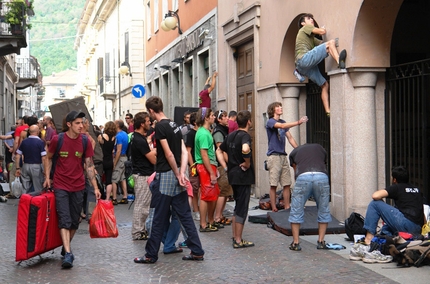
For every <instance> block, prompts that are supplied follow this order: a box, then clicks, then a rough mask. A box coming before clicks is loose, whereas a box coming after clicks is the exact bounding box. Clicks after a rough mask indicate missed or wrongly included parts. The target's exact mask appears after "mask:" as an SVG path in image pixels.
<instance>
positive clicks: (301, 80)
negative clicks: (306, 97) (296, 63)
mask: <svg viewBox="0 0 430 284" xmlns="http://www.w3.org/2000/svg"><path fill="white" fill-rule="evenodd" d="M293 74H294V76H296V78H297V80H299V82H300V83H303V82H304V81H305V77H304V76H303V75H302V74H300V72H299V71H298V70H297V69H294V72H293Z"/></svg>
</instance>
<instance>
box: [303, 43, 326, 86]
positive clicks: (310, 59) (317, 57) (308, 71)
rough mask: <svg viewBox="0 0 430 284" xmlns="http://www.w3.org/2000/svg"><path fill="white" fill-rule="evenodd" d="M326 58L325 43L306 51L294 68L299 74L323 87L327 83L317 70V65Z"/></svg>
mask: <svg viewBox="0 0 430 284" xmlns="http://www.w3.org/2000/svg"><path fill="white" fill-rule="evenodd" d="M327 56H328V53H327V49H326V45H325V43H321V44H320V45H318V46H316V47H314V48H313V49H312V50H310V51H308V52H307V53H305V55H303V57H302V58H300V59H299V60H297V62H296V68H297V70H299V72H300V74H302V75H305V76H306V77H308V78H309V79H311V80H312V81H313V82H315V84H317V85H318V86H320V87H321V86H322V85H324V83H325V82H326V81H327V80H326V79H325V78H324V77H323V75H321V72H320V70H319V68H318V64H319V63H320V62H321V61H323V60H324V59H325V58H326V57H327Z"/></svg>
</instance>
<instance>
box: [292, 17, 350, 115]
mask: <svg viewBox="0 0 430 284" xmlns="http://www.w3.org/2000/svg"><path fill="white" fill-rule="evenodd" d="M325 34H326V29H325V27H321V28H319V27H318V24H316V22H315V20H314V16H313V15H312V14H309V13H307V14H303V15H302V16H301V17H300V19H299V32H298V33H297V37H296V48H295V49H296V52H295V53H296V55H295V58H296V59H295V62H296V70H297V71H298V72H299V73H300V74H302V75H305V76H306V77H308V78H309V79H311V80H312V81H313V82H315V83H316V84H317V85H318V86H320V87H321V99H322V102H323V105H324V109H325V112H326V114H327V116H330V106H329V99H328V90H329V87H328V82H327V80H326V79H325V78H324V77H323V76H322V75H321V72H320V71H319V68H318V64H319V63H320V62H321V61H323V60H324V58H326V57H327V56H328V55H329V54H330V55H331V56H332V57H333V59H334V60H335V61H336V62H337V64H338V65H339V68H341V69H345V59H346V50H345V49H344V50H342V51H341V52H340V54H339V53H338V52H337V49H336V42H335V40H329V41H328V42H325V43H324V42H323V41H322V40H319V39H318V38H316V36H317V35H325Z"/></svg>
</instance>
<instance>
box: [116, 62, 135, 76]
mask: <svg viewBox="0 0 430 284" xmlns="http://www.w3.org/2000/svg"><path fill="white" fill-rule="evenodd" d="M118 73H119V74H121V75H130V77H132V74H131V67H130V64H129V63H128V62H127V61H126V62H123V63H122V64H121V66H120V67H119V70H118Z"/></svg>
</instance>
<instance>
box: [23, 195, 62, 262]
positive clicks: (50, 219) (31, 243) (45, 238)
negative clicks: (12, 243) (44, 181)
mask: <svg viewBox="0 0 430 284" xmlns="http://www.w3.org/2000/svg"><path fill="white" fill-rule="evenodd" d="M62 244H63V242H62V241H61V236H60V229H59V228H58V218H57V211H56V206H55V196H54V192H52V191H46V192H39V193H31V194H23V195H21V198H20V200H19V205H18V217H17V225H16V256H15V260H16V261H22V260H27V259H29V258H31V257H33V256H36V255H39V254H42V253H44V252H47V251H49V250H52V249H55V248H57V247H59V246H61V245H62Z"/></svg>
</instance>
